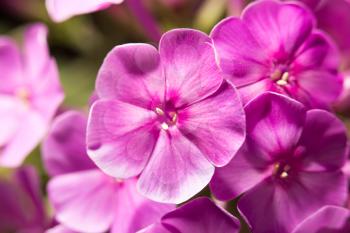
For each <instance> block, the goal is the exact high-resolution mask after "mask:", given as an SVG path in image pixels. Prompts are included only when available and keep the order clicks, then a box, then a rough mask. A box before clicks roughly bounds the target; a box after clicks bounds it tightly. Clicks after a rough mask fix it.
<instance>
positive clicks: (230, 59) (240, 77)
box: [211, 18, 269, 87]
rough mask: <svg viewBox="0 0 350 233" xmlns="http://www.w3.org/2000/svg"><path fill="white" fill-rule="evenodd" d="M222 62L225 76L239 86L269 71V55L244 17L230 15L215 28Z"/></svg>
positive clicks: (217, 50)
mask: <svg viewBox="0 0 350 233" xmlns="http://www.w3.org/2000/svg"><path fill="white" fill-rule="evenodd" d="M211 38H212V39H213V43H214V47H215V50H216V52H217V56H218V62H219V64H220V67H221V69H222V71H223V72H224V73H225V78H226V79H227V80H229V81H230V82H232V83H233V84H235V85H236V86H237V87H241V86H244V85H248V84H251V83H254V82H256V81H258V80H260V79H262V78H263V77H264V74H268V72H269V67H268V56H267V53H266V51H265V50H264V49H263V48H262V47H261V46H260V45H259V43H258V42H257V41H256V39H255V38H254V36H253V32H250V31H249V30H248V28H247V25H245V23H244V22H242V21H241V20H240V19H237V18H228V19H225V20H223V21H222V22H220V23H219V24H218V25H217V26H215V28H214V29H213V31H212V32H211Z"/></svg>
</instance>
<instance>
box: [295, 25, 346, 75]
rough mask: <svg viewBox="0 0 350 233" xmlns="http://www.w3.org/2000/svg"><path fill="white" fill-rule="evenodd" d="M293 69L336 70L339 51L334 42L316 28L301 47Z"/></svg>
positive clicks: (297, 70)
mask: <svg viewBox="0 0 350 233" xmlns="http://www.w3.org/2000/svg"><path fill="white" fill-rule="evenodd" d="M295 56H296V57H295V59H294V61H293V63H292V67H291V69H292V70H293V71H294V72H300V71H302V70H308V69H320V68H322V69H325V70H328V71H329V72H334V71H336V70H337V69H338V67H339V62H340V61H339V53H338V50H337V48H336V45H335V44H334V42H333V41H332V40H331V39H330V38H329V37H328V36H327V35H326V34H325V33H323V32H321V31H317V30H315V31H314V32H312V34H311V35H310V36H309V38H308V39H307V40H306V41H305V43H304V44H303V45H302V46H301V47H300V48H299V50H298V51H297V54H296V55H295Z"/></svg>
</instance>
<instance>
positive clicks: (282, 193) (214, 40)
mask: <svg viewBox="0 0 350 233" xmlns="http://www.w3.org/2000/svg"><path fill="white" fill-rule="evenodd" d="M164 1H165V0H164ZM165 2H167V3H165V4H166V5H168V6H171V7H175V6H178V5H181V4H184V3H183V2H182V1H170V0H167V1H165ZM228 2H229V4H228V6H227V7H232V6H234V5H237V8H236V9H235V10H234V12H236V13H237V12H239V14H240V15H239V16H231V17H227V18H225V19H223V20H222V21H220V22H217V24H216V25H215V26H214V27H213V28H212V30H211V32H210V34H209V35H207V34H206V33H204V32H202V31H200V30H196V29H190V28H179V29H172V30H169V31H167V32H165V33H164V34H163V35H162V36H161V38H160V40H159V43H158V45H157V46H154V45H151V44H148V43H128V44H122V45H117V46H115V47H114V48H113V49H111V50H110V52H109V53H108V54H107V55H106V56H105V58H104V60H103V62H102V65H101V66H100V68H99V70H98V73H97V77H96V82H95V89H94V92H93V94H91V93H90V94H91V98H90V101H89V103H88V104H87V105H88V111H84V110H83V109H80V110H79V109H73V108H71V107H66V106H65V107H63V104H62V102H63V97H64V92H63V88H62V87H61V84H60V81H59V72H58V70H59V69H58V68H59V67H60V66H57V65H56V62H55V59H54V58H52V56H51V55H50V52H49V48H48V43H47V34H48V29H47V27H46V26H45V25H44V24H42V23H36V24H31V25H29V26H27V27H26V29H25V32H24V36H23V40H22V41H23V46H22V48H21V49H20V48H19V46H17V45H16V42H15V40H14V39H12V38H10V37H7V36H1V37H0V74H1V78H2V80H3V82H2V84H1V85H0V124H1V129H0V166H1V167H3V168H6V169H7V170H10V171H11V172H4V173H6V175H4V176H2V175H1V177H0V232H1V233H6V232H19V233H43V232H46V233H103V232H111V233H205V232H206V233H238V232H251V233H321V232H327V233H349V232H350V209H349V206H350V205H349V204H348V203H350V199H349V198H348V194H349V185H348V179H349V177H350V162H348V156H349V147H348V138H347V128H346V123H347V121H348V120H347V118H348V117H347V116H346V112H347V111H349V109H350V104H349V103H350V102H349V98H350V85H349V80H350V76H348V74H349V68H350V62H349V61H350V59H349V58H350V53H349V51H350V41H349V38H350V31H349V27H350V18H349V17H350V16H349V15H350V14H349V13H348V12H345V13H344V12H343V11H344V9H347V10H349V9H350V2H348V1H347V0H336V1H331V0H325V1H307V0H303V1H282V0H281V1H280V0H257V1H253V2H252V3H250V4H248V3H246V2H245V1H236V0H231V1H228ZM118 4H124V3H123V1H122V0H107V1H102V0H84V1H82V0H79V1H78V0H76V1H74V0H71V1H67V0H46V8H47V11H48V13H49V15H50V17H51V18H52V19H53V20H54V21H55V22H62V21H66V20H68V19H70V18H72V17H73V16H75V15H80V14H86V13H90V12H96V11H99V10H103V9H106V8H109V7H111V8H113V7H115V5H118ZM126 4H127V5H129V7H130V9H133V10H134V13H135V14H136V15H137V17H138V18H140V19H141V21H143V23H141V25H142V26H143V29H144V30H145V31H146V32H147V33H146V32H145V33H146V34H148V36H149V38H150V39H153V40H155V39H157V38H158V37H159V35H158V34H157V33H158V32H159V31H158V30H159V28H158V27H157V24H156V21H155V19H154V18H153V17H151V14H150V13H149V12H146V11H144V10H145V9H144V6H143V5H142V4H140V1H133V0H126ZM245 4H248V5H247V6H246V7H245V8H244V9H242V8H243V6H244V5H245ZM240 9H242V11H241V10H240ZM118 10H120V9H118ZM332 17H334V18H332ZM335 18H337V19H339V20H341V21H343V22H335V21H337V20H336V19H335ZM339 24H340V25H339ZM341 27H344V29H343V28H341ZM347 36H348V37H347ZM56 49H58V50H59V48H56ZM58 64H60V63H58ZM63 84H64V83H63ZM86 102H87V101H86ZM338 114H342V116H341V117H339V115H338ZM39 143H40V144H41V146H40V154H41V159H42V166H39V165H36V166H33V164H34V163H33V162H30V160H29V159H28V158H29V157H30V156H29V154H30V153H31V152H32V151H33V150H35V148H36V147H37V146H38V144H39ZM28 156H29V157H28ZM28 160H29V161H28ZM28 163H29V164H31V165H28ZM35 167H39V168H40V169H35ZM0 173H2V170H0ZM7 173H9V174H7ZM40 176H41V177H40ZM40 178H43V180H44V182H42V183H41V179H40ZM46 182H47V183H46ZM42 187H44V190H45V193H46V194H47V202H48V203H49V206H50V208H47V206H46V205H45V203H46V199H44V197H43V195H42V193H41V188H42ZM44 200H45V201H44ZM48 209H50V210H51V211H49V210H48Z"/></svg>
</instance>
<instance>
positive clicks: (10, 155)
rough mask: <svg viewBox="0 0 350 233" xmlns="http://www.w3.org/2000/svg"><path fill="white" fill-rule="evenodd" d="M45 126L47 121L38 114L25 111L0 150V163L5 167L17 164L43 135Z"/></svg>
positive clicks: (46, 126)
mask: <svg viewBox="0 0 350 233" xmlns="http://www.w3.org/2000/svg"><path fill="white" fill-rule="evenodd" d="M47 128H48V125H47V122H46V121H45V120H43V119H42V117H41V116H40V115H39V114H37V113H36V112H33V111H26V113H25V116H23V115H22V117H21V122H20V124H19V126H18V128H17V130H16V133H15V134H14V135H13V138H12V140H10V141H9V142H8V143H7V144H6V145H5V146H4V147H3V148H2V150H1V151H0V164H1V165H2V166H5V167H17V166H19V165H20V164H21V163H22V162H23V160H24V159H25V157H26V156H27V155H28V154H29V153H30V152H31V151H32V150H33V149H34V148H35V147H36V146H37V145H38V144H39V142H40V141H41V140H42V138H43V137H44V136H45V133H46V130H47Z"/></svg>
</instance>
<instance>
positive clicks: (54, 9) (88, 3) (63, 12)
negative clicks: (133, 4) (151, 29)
mask: <svg viewBox="0 0 350 233" xmlns="http://www.w3.org/2000/svg"><path fill="white" fill-rule="evenodd" d="M122 2H123V0H100V1H96V0H74V1H70V0H46V8H47V10H48V12H49V15H50V17H51V18H52V20H54V21H55V22H57V23H58V22H63V21H65V20H67V19H69V18H71V17H73V16H75V15H80V14H86V13H90V12H94V11H98V10H101V9H104V8H106V7H108V6H109V5H111V4H119V3H122Z"/></svg>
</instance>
